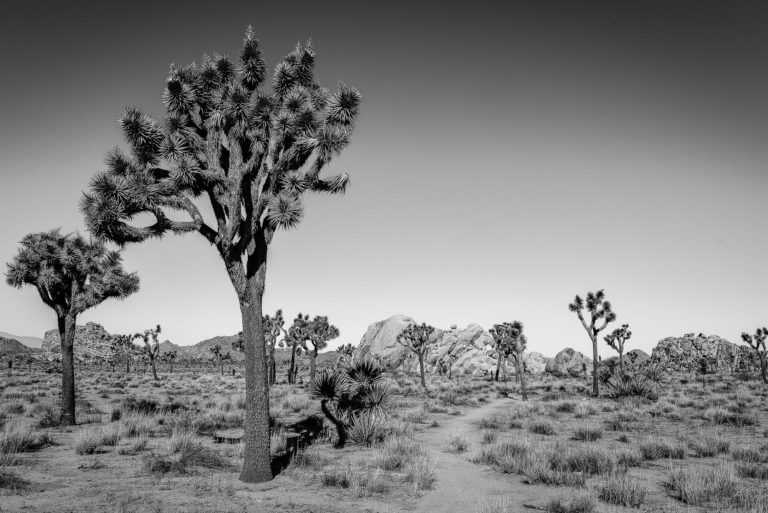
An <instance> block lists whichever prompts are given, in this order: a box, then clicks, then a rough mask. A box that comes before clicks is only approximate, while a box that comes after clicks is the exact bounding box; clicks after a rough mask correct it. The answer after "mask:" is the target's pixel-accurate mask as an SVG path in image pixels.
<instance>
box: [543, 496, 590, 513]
mask: <svg viewBox="0 0 768 513" xmlns="http://www.w3.org/2000/svg"><path fill="white" fill-rule="evenodd" d="M596 508H597V501H595V498H594V497H593V496H592V495H580V496H577V497H573V498H572V499H570V500H566V499H564V498H562V497H558V498H552V499H550V500H549V502H547V504H546V505H545V506H544V510H545V511H547V513H592V512H593V511H595V509H596Z"/></svg>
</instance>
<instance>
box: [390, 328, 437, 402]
mask: <svg viewBox="0 0 768 513" xmlns="http://www.w3.org/2000/svg"><path fill="white" fill-rule="evenodd" d="M434 331H435V328H434V327H432V326H429V325H428V324H426V323H423V322H422V323H421V324H409V325H408V326H406V327H405V328H404V329H403V331H402V332H400V334H398V335H397V338H396V339H395V340H396V341H397V343H398V344H400V345H401V346H403V347H405V348H406V349H408V350H409V351H411V352H412V353H414V354H415V355H416V357H417V358H418V359H419V375H420V377H421V387H422V388H423V389H424V390H426V389H427V382H426V379H425V378H424V355H426V354H427V350H428V349H429V338H430V337H431V336H432V333H433V332H434Z"/></svg>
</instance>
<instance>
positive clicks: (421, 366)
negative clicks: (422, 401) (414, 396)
mask: <svg viewBox="0 0 768 513" xmlns="http://www.w3.org/2000/svg"><path fill="white" fill-rule="evenodd" d="M418 354H419V374H420V375H421V388H423V389H424V390H426V389H427V382H426V381H425V380H424V355H423V354H421V353H418Z"/></svg>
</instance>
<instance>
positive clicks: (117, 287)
mask: <svg viewBox="0 0 768 513" xmlns="http://www.w3.org/2000/svg"><path fill="white" fill-rule="evenodd" d="M6 281H7V282H8V284H9V285H11V286H12V287H16V288H22V287H23V286H24V285H32V286H34V287H35V288H37V291H38V292H39V293H40V298H41V299H42V300H43V303H45V304H46V305H48V306H49V307H50V308H52V309H53V310H54V311H55V312H56V318H57V320H58V326H59V337H60V339H61V422H62V423H63V424H75V423H76V419H75V362H74V344H75V331H76V328H77V316H78V315H80V314H81V313H83V312H85V311H86V310H89V309H91V308H93V307H95V306H98V305H99V304H101V303H102V302H104V301H106V300H107V299H109V298H119V299H123V298H125V297H127V296H129V295H131V294H133V293H134V292H136V291H137V290H138V289H139V278H138V276H137V275H136V273H126V272H125V270H124V269H123V263H122V257H121V256H120V253H118V252H117V251H108V250H107V248H106V247H105V246H104V245H103V244H101V243H99V242H92V241H87V240H85V239H84V238H83V237H81V236H79V235H72V234H69V235H62V234H61V232H60V231H59V230H58V229H56V230H51V231H49V232H42V233H31V234H29V235H27V236H25V237H24V238H23V239H22V240H21V247H20V248H19V252H18V254H17V255H16V256H15V257H14V259H13V260H12V261H11V262H10V263H9V264H8V271H7V273H6Z"/></svg>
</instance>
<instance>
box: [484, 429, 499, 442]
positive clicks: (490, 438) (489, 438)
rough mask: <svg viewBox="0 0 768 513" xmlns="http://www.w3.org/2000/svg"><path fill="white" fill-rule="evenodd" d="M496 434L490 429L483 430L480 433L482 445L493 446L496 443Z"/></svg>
mask: <svg viewBox="0 0 768 513" xmlns="http://www.w3.org/2000/svg"><path fill="white" fill-rule="evenodd" d="M496 436H497V435H496V432H495V431H491V430H490V429H483V430H482V431H481V432H480V443H482V444H485V445H487V444H492V443H493V442H495V441H496Z"/></svg>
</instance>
